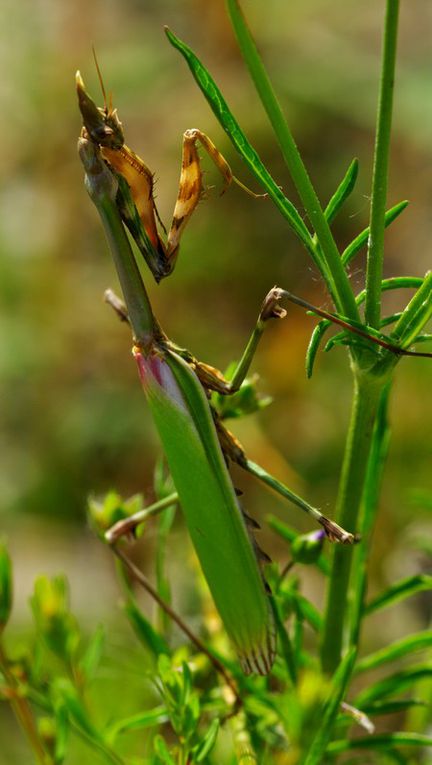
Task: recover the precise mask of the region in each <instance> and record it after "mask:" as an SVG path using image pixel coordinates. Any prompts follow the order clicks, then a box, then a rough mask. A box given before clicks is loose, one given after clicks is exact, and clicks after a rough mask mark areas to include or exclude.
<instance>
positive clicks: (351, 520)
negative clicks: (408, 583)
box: [321, 374, 385, 672]
mask: <svg viewBox="0 0 432 765" xmlns="http://www.w3.org/2000/svg"><path fill="white" fill-rule="evenodd" d="M384 382H385V381H384V380H382V379H380V378H371V377H368V376H366V375H362V374H357V375H356V377H355V387H354V397H353V405H352V412H351V421H350V425H349V430H348V438H347V442H346V447H345V455H344V460H343V465H342V473H341V479H340V485H339V494H338V499H337V505H336V509H337V514H336V518H337V521H338V523H339V524H340V525H342V526H343V527H345V528H348V529H350V530H356V529H357V527H358V515H359V509H360V503H361V497H362V490H363V485H364V479H365V475H366V468H367V462H368V458H369V452H370V445H371V438H372V432H373V426H374V421H375V417H376V412H377V408H378V402H379V398H380V394H381V390H382V386H383V384H384ZM352 556H353V550H352V548H349V547H341V546H340V545H337V546H335V547H334V550H333V559H332V567H331V574H330V579H329V585H328V592H327V604H326V609H325V617H324V627H323V635H322V649H321V659H322V666H323V669H324V670H325V671H326V672H334V671H335V669H336V667H337V665H338V664H339V662H340V658H341V653H342V646H343V640H344V630H345V625H346V615H347V608H346V607H347V597H348V587H349V579H350V571H351V562H352Z"/></svg>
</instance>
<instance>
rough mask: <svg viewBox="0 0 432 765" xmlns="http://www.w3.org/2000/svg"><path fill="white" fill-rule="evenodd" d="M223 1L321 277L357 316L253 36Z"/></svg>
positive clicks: (234, 5) (232, 2) (231, 2)
mask: <svg viewBox="0 0 432 765" xmlns="http://www.w3.org/2000/svg"><path fill="white" fill-rule="evenodd" d="M227 5H228V11H229V14H230V17H231V21H232V24H233V28H234V31H235V34H236V37H237V40H238V43H239V46H240V50H241V52H242V55H243V58H244V60H245V62H246V65H247V67H248V69H249V72H250V74H251V77H252V79H253V81H254V83H255V87H256V89H257V91H258V94H259V97H260V99H261V102H262V104H263V106H264V109H265V111H266V113H267V116H268V118H269V120H270V122H271V125H272V127H273V130H274V131H275V134H276V137H277V140H278V142H279V145H280V148H281V151H282V155H283V157H284V160H285V162H286V165H287V167H288V169H289V172H290V174H291V177H292V179H293V182H294V185H295V187H296V189H297V191H298V194H299V196H300V199H301V201H302V203H303V205H304V207H305V210H306V212H307V214H308V217H309V220H310V222H311V224H312V226H313V228H314V231H315V233H316V236H317V239H318V242H319V245H320V247H321V249H322V252H323V254H324V257H325V261H326V265H327V269H326V273H323V277H324V279H325V280H326V283H327V286H328V289H329V291H330V294H331V296H332V298H333V301H334V303H335V306H336V308H337V310H338V311H341V312H342V313H344V315H345V316H347V317H349V318H351V319H354V320H359V313H358V309H357V305H356V302H355V298H354V295H353V292H352V289H351V286H350V283H349V279H348V276H347V274H346V271H345V269H344V266H343V264H342V261H341V257H340V253H339V250H338V248H337V245H336V242H335V240H334V238H333V234H332V232H331V230H330V226H329V224H328V222H327V220H326V217H325V215H324V211H323V209H322V207H321V204H320V202H319V199H318V197H317V194H316V191H315V189H314V187H313V185H312V182H311V180H310V178H309V175H308V172H307V170H306V167H305V165H304V163H303V160H302V158H301V156H300V153H299V150H298V148H297V146H296V143H295V141H294V138H293V136H292V134H291V131H290V129H289V127H288V124H287V121H286V119H285V116H284V114H283V111H282V109H281V106H280V104H279V101H278V99H277V96H276V94H275V92H274V90H273V86H272V84H271V82H270V79H269V76H268V74H267V72H266V70H265V67H264V64H263V62H262V60H261V57H260V55H259V53H258V50H257V48H256V45H255V42H254V40H253V37H252V35H251V33H250V31H249V29H248V27H247V24H246V20H245V19H244V17H243V14H242V11H241V9H240V6H239V3H238V1H237V0H227Z"/></svg>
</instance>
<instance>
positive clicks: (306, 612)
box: [293, 592, 322, 632]
mask: <svg viewBox="0 0 432 765" xmlns="http://www.w3.org/2000/svg"><path fill="white" fill-rule="evenodd" d="M293 597H294V599H295V601H296V603H297V607H298V609H299V612H300V614H301V616H302V617H303V619H304V620H305V621H306V622H308V624H310V626H311V627H312V629H313V630H315V632H320V630H321V627H322V618H321V614H320V613H319V611H318V610H317V609H316V608H315V606H314V605H312V603H311V602H310V600H308V599H307V598H305V596H304V595H301V593H299V592H293Z"/></svg>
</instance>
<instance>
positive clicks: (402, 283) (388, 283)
mask: <svg viewBox="0 0 432 765" xmlns="http://www.w3.org/2000/svg"><path fill="white" fill-rule="evenodd" d="M368 231H369V229H366V233H368ZM366 239H367V236H366ZM423 282H424V279H422V278H421V277H419V276H394V277H390V278H389V279H383V280H382V282H381V289H382V291H383V292H386V291H387V290H395V289H401V288H405V289H417V288H418V287H421V285H422V284H423ZM365 299H366V290H362V291H361V292H359V293H358V295H356V303H357V305H358V306H360V305H361V304H362V303H364V301H365ZM401 316H402V313H397V314H394V316H393V317H387V318H386V319H384V320H383V321H382V323H381V326H383V327H384V326H386V325H387V324H390V323H392V322H393V321H398V320H399V319H400V317H401ZM352 324H353V325H354V324H355V322H352ZM331 326H332V323H331V321H328V320H327V319H322V320H321V321H320V322H319V323H318V324H317V325H316V327H315V329H314V331H313V332H312V335H311V339H310V341H309V346H308V349H307V351H306V375H307V377H308V378H310V377H311V376H312V371H313V366H314V363H315V358H316V354H317V351H318V348H319V345H320V343H321V340H322V338H323V337H324V335H325V333H326V331H327V330H328V329H329V328H330V327H331ZM358 326H359V327H360V328H363V329H365V330H367V331H370V333H371V334H374V332H376V330H374V329H373V328H371V327H367V326H366V325H361V324H359V325H358ZM343 334H345V333H338V335H337V336H336V338H339V337H342V335H343ZM377 334H378V336H379V335H380V333H379V332H378V333H377ZM353 340H354V341H355V338H353ZM336 342H337V341H336V340H334V339H333V338H332V339H331V340H330V341H329V343H330V344H327V345H326V346H325V348H324V350H325V351H329V350H330V349H331V348H332V347H333V345H335V344H336ZM350 342H352V341H350ZM357 342H359V340H358V338H357Z"/></svg>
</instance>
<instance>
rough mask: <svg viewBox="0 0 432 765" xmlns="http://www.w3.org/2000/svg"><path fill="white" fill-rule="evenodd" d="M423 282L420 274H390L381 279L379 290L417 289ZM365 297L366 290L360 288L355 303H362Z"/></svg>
mask: <svg viewBox="0 0 432 765" xmlns="http://www.w3.org/2000/svg"><path fill="white" fill-rule="evenodd" d="M423 283H424V279H423V278H422V277H421V276H391V277H390V278H389V279H383V280H382V282H381V291H382V292H387V290H398V289H418V288H419V287H421V286H422V284H423ZM365 299H366V290H362V291H361V292H359V293H358V295H356V303H357V305H361V304H362V303H364V301H365Z"/></svg>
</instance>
